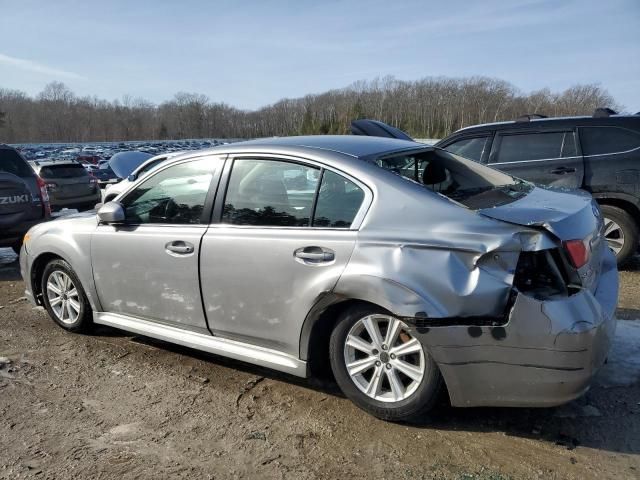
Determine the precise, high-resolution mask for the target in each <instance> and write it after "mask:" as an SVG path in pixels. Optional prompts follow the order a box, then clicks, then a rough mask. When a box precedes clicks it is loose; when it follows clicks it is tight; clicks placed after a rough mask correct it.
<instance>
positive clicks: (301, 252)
mask: <svg viewBox="0 0 640 480" xmlns="http://www.w3.org/2000/svg"><path fill="white" fill-rule="evenodd" d="M293 256H294V257H295V258H296V260H298V261H299V262H300V263H306V264H311V265H313V264H319V263H328V262H332V261H334V260H335V258H336V254H335V252H334V251H333V250H330V249H328V248H324V247H302V248H298V249H296V250H295V251H294V252H293Z"/></svg>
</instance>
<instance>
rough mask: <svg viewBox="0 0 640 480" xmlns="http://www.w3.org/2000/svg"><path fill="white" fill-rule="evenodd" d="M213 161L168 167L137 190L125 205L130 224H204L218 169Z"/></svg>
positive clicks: (126, 216)
mask: <svg viewBox="0 0 640 480" xmlns="http://www.w3.org/2000/svg"><path fill="white" fill-rule="evenodd" d="M215 167H216V165H215V163H214V162H213V161H212V160H210V159H202V160H195V161H191V162H186V163H180V164H178V165H174V166H171V167H169V168H166V169H164V170H162V171H160V172H158V173H156V174H155V175H153V176H152V177H151V178H148V179H147V180H145V181H144V182H142V184H140V185H139V186H138V187H136V188H135V189H134V190H133V191H132V192H131V193H129V195H127V197H126V198H125V199H124V201H123V202H122V204H123V206H124V208H125V219H126V222H127V223H131V224H139V223H165V224H197V223H201V217H202V211H203V209H204V202H205V198H206V197H207V192H208V191H209V185H210V184H211V177H212V175H213V172H214V170H215Z"/></svg>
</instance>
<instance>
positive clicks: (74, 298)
mask: <svg viewBox="0 0 640 480" xmlns="http://www.w3.org/2000/svg"><path fill="white" fill-rule="evenodd" d="M69 282H70V283H69ZM41 288H42V299H43V302H44V307H45V308H46V310H47V312H48V313H49V316H50V317H51V319H52V320H53V321H54V322H56V323H57V324H58V325H59V326H61V327H62V328H64V329H65V330H68V331H70V332H86V331H88V330H90V328H91V327H92V326H93V321H92V311H91V305H90V304H89V301H88V300H87V295H86V293H85V292H84V289H83V288H82V284H81V283H80V280H79V279H78V277H77V275H76V274H75V272H74V271H73V269H72V268H71V266H70V265H69V264H68V263H67V262H65V261H64V260H62V259H57V260H52V261H50V262H49V263H48V264H47V266H46V267H45V268H44V271H43V273H42V278H41ZM55 289H57V290H58V292H61V293H62V294H61V295H58V294H57V293H56V291H55ZM61 297H62V298H61ZM58 298H61V302H62V305H61V304H60V302H57V303H56V302H55V300H56V299H58Z"/></svg>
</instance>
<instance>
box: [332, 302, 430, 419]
mask: <svg viewBox="0 0 640 480" xmlns="http://www.w3.org/2000/svg"><path fill="white" fill-rule="evenodd" d="M329 354H330V360H331V368H332V370H333V374H334V376H335V378H336V381H337V382H338V385H339V386H340V388H341V389H342V391H343V392H344V394H345V395H346V396H347V397H348V398H349V399H350V400H352V401H353V402H354V403H355V404H356V405H358V406H359V407H360V408H362V409H363V410H365V411H367V412H369V413H371V414H372V415H374V416H376V417H378V418H381V419H383V420H391V421H406V420H412V419H415V418H417V417H419V416H421V415H423V414H425V413H426V412H427V411H428V410H430V409H431V407H432V406H433V404H434V403H435V401H436V399H437V396H438V392H439V389H440V384H441V378H440V372H439V370H438V366H437V365H436V363H435V362H434V360H433V359H432V358H431V356H430V355H429V352H427V350H426V349H425V348H424V346H423V345H422V343H421V342H420V340H419V339H418V338H417V337H415V336H414V335H413V334H412V333H411V329H410V328H409V326H408V325H407V324H405V323H404V322H402V321H401V320H399V319H397V318H395V317H393V316H391V315H389V314H388V313H386V312H384V311H383V310H381V309H377V308H374V307H355V308H352V309H350V310H348V311H347V312H345V313H344V315H343V316H342V318H341V319H340V320H339V321H338V324H337V325H336V327H335V329H334V330H333V333H332V334H331V340H330V345H329Z"/></svg>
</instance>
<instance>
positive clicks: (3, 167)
mask: <svg viewBox="0 0 640 480" xmlns="http://www.w3.org/2000/svg"><path fill="white" fill-rule="evenodd" d="M0 172H5V173H12V174H13V175H17V176H18V177H32V176H33V175H34V172H33V170H32V169H31V167H30V166H29V164H28V163H27V162H26V161H25V160H24V159H23V158H22V157H21V156H20V155H19V154H18V152H16V151H15V150H9V149H6V148H0Z"/></svg>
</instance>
